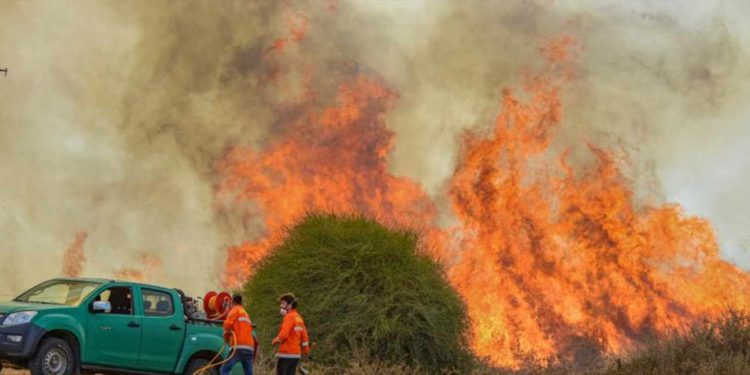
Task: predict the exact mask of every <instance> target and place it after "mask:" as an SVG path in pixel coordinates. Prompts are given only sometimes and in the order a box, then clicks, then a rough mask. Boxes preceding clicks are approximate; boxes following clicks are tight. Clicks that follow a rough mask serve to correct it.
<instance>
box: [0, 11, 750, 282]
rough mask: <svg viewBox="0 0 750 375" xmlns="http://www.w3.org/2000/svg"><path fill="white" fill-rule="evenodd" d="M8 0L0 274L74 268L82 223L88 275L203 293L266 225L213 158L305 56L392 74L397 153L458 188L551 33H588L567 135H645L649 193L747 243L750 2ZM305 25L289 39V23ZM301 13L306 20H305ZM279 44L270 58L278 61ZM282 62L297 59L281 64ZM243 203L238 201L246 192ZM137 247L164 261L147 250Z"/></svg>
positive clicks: (635, 162)
mask: <svg viewBox="0 0 750 375" xmlns="http://www.w3.org/2000/svg"><path fill="white" fill-rule="evenodd" d="M285 4H286V2H276V1H267V2H264V1H257V2H253V1H247V2H232V3H229V2H227V3H221V5H217V4H216V3H213V2H206V1H196V2H188V1H180V2H170V3H167V2H157V3H154V2H147V1H134V2H124V3H123V2H116V1H112V2H101V1H85V2H76V3H74V4H71V3H60V2H43V1H10V2H4V3H3V4H2V5H0V7H2V9H0V66H7V67H8V68H9V74H8V76H7V77H2V76H0V160H2V167H1V168H0V187H1V188H0V235H2V238H3V241H2V242H1V245H0V246H2V247H0V251H1V252H2V253H1V254H2V261H0V293H6V291H7V293H14V292H18V291H20V290H21V289H23V288H25V287H28V286H30V285H31V284H33V283H35V282H37V281H39V280H41V279H45V278H49V277H52V276H57V275H59V274H60V273H61V270H62V265H61V264H62V258H61V257H62V254H63V251H64V250H65V248H66V246H68V245H69V244H70V243H71V242H72V241H73V239H74V237H75V234H76V233H78V232H79V231H86V232H87V233H88V238H87V239H86V242H85V244H84V250H85V253H86V258H87V262H86V263H85V266H84V269H83V270H84V274H86V275H91V276H114V275H117V274H118V272H121V271H122V270H124V269H126V268H134V269H136V270H141V271H144V272H147V274H146V275H144V276H145V277H146V278H147V279H148V280H150V281H155V282H162V283H168V284H172V285H180V286H182V287H185V288H187V289H188V290H191V291H196V292H197V291H200V290H204V289H207V288H210V287H214V286H216V285H217V284H218V282H219V280H220V276H219V273H220V272H221V268H222V264H223V259H224V249H225V247H226V246H227V245H231V244H236V243H238V242H240V241H241V240H243V239H246V238H248V237H249V236H252V235H253V234H255V233H257V232H258V231H259V230H261V229H262V228H259V227H258V224H257V223H258V218H253V217H246V215H245V214H244V212H245V211H244V210H243V208H237V209H236V210H233V211H232V212H227V211H226V210H217V209H216V202H215V199H214V192H213V186H214V183H215V182H216V181H215V176H214V173H213V172H214V163H215V162H216V161H217V160H218V159H219V158H220V157H221V156H222V154H223V153H224V151H225V150H226V148H227V147H228V146H231V145H235V144H249V145H254V146H262V145H263V144H264V143H266V142H269V141H272V140H273V137H274V134H276V133H277V131H278V130H279V129H280V128H281V127H283V126H284V124H285V120H287V119H290V118H293V117H294V116H295V112H294V108H289V107H288V106H284V104H285V103H288V102H289V99H290V98H293V97H294V96H296V95H300V93H301V92H302V91H303V90H302V86H303V85H302V82H304V81H305V79H306V74H305V73H306V72H307V71H308V70H314V71H315V72H316V74H315V75H314V76H313V77H312V82H311V83H310V84H311V85H313V86H314V87H315V88H316V89H317V90H318V91H319V92H321V93H322V94H323V98H322V99H321V101H323V102H324V101H325V100H327V99H326V97H325V96H326V95H330V94H331V93H332V92H333V88H334V87H336V85H338V84H339V83H340V82H341V80H342V78H343V77H347V76H351V75H352V74H356V73H362V72H364V73H366V74H371V75H377V76H381V77H382V78H383V79H384V80H385V81H386V82H387V83H388V84H389V85H390V86H391V87H392V88H394V89H395V90H396V91H398V92H399V95H400V99H399V100H398V102H397V104H396V108H395V109H394V110H393V112H392V113H391V114H390V115H389V119H388V121H389V124H390V125H391V126H392V128H393V129H394V130H396V132H397V144H396V148H395V151H394V153H393V155H392V161H393V162H392V169H393V171H394V173H396V174H399V175H406V176H411V177H413V178H415V179H417V180H419V181H421V182H422V183H423V184H424V186H425V188H426V190H427V191H428V192H429V193H430V194H432V195H434V196H435V197H436V198H437V201H438V204H441V205H442V204H444V199H443V198H442V197H443V195H442V193H443V188H444V183H445V181H446V179H447V178H448V177H449V176H450V174H451V173H452V171H453V168H454V162H455V160H456V153H457V145H458V143H457V141H456V139H457V136H458V135H459V134H460V133H461V132H462V131H463V130H464V129H467V128H471V127H476V126H489V125H490V122H491V119H492V117H493V116H494V115H495V113H496V112H497V111H498V110H499V108H498V100H499V94H500V90H501V88H502V87H503V86H508V85H513V84H516V83H518V82H520V81H521V79H522V74H523V72H524V69H526V68H527V67H529V66H534V65H535V64H538V53H537V52H538V51H537V49H538V47H539V46H540V42H541V41H542V40H544V39H545V38H550V37H554V36H556V35H559V34H561V33H567V34H570V35H571V36H573V37H575V38H576V39H578V40H579V42H580V46H581V48H580V52H579V56H578V58H577V60H576V61H578V66H577V67H576V68H577V71H578V78H577V79H576V80H575V81H574V82H573V83H572V84H571V86H570V87H569V88H568V89H567V90H566V92H564V93H563V95H564V96H563V97H564V100H565V106H566V107H565V111H566V114H565V115H566V117H565V130H564V134H562V137H561V138H560V145H558V146H559V147H561V148H562V147H572V148H573V149H574V150H575V151H576V155H577V154H581V155H582V156H580V158H581V159H585V151H583V150H584V148H585V147H584V146H585V142H586V141H596V142H597V143H599V144H603V145H605V146H607V147H613V148H616V149H618V150H622V152H623V153H627V154H629V155H630V160H631V161H632V162H631V165H629V171H630V174H631V176H632V178H633V179H634V181H635V182H636V183H637V187H638V194H639V196H640V197H641V198H642V199H643V200H644V201H645V202H661V201H663V200H670V201H672V200H676V201H679V202H680V203H683V204H684V205H685V207H686V208H687V212H688V213H691V214H701V215H705V216H707V217H708V218H710V219H711V220H712V222H713V223H714V224H715V225H716V227H717V230H718V233H719V235H720V240H721V242H722V244H723V249H724V250H725V251H726V253H727V255H728V256H729V257H730V258H731V259H732V260H734V261H736V262H738V263H740V264H741V265H744V266H750V263H749V262H748V260H747V257H745V256H743V254H742V253H741V252H740V251H739V249H740V248H741V246H740V245H741V243H742V241H743V239H746V238H747V236H748V234H746V233H745V232H744V230H745V228H746V227H748V224H750V214H748V212H750V199H748V198H747V195H746V194H743V192H744V191H745V190H746V189H745V187H744V186H745V183H746V182H748V181H750V161H748V158H747V157H746V156H745V155H746V152H745V151H744V148H746V146H747V145H748V144H750V127H748V126H747V125H746V121H747V118H748V116H750V113H748V112H746V111H745V112H743V108H742V104H743V103H745V102H747V100H748V99H750V92H749V91H748V90H747V89H746V88H745V87H743V86H744V85H743V82H745V81H746V80H747V78H750V64H748V63H747V61H750V60H748V51H749V50H750V37H749V35H750V29H749V28H748V26H746V25H745V22H744V20H746V19H748V17H749V16H750V7H748V6H746V5H743V3H741V2H727V3H718V4H707V3H705V2H700V1H694V2H667V3H664V4H662V5H657V4H655V3H653V2H646V1H644V2H627V3H623V2H620V1H608V2H601V1H591V2H589V3H588V4H586V3H581V2H554V3H550V2H547V1H540V2H528V1H504V2H500V1H489V0H488V1H468V2H449V1H393V2H359V1H352V2H339V3H338V4H337V5H336V6H330V5H329V4H328V3H326V2H312V1H311V2H304V1H302V2H290V4H291V5H289V6H288V7H287V6H286V5H285ZM302 24H304V25H305V27H304V28H306V37H305V38H304V39H303V40H302V41H300V42H299V43H298V45H296V46H293V47H288V50H287V51H285V57H284V58H283V59H278V60H273V59H272V58H268V56H269V55H272V54H273V52H272V51H271V52H269V47H270V46H272V45H273V44H274V42H275V41H276V40H277V39H278V38H284V37H287V39H289V34H290V31H289V30H290V28H294V27H298V28H299V27H300V25H302ZM290 25H291V26H290ZM269 61H271V62H269ZM276 70H281V71H284V72H286V73H287V74H286V76H285V78H284V79H283V80H281V81H279V82H276V81H274V80H273V77H274V74H275V71H276ZM234 211H236V212H234ZM142 254H150V255H151V256H152V257H155V258H158V259H160V260H161V266H159V267H156V268H154V267H151V268H149V267H147V266H146V265H143V264H142V263H143V259H142Z"/></svg>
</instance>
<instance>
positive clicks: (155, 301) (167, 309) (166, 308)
mask: <svg viewBox="0 0 750 375" xmlns="http://www.w3.org/2000/svg"><path fill="white" fill-rule="evenodd" d="M142 294H143V314H144V315H146V316H172V315H173V314H174V303H173V302H172V295H171V294H169V293H165V292H159V291H156V290H150V289H143V290H142Z"/></svg>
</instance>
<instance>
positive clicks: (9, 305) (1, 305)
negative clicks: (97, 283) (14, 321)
mask: <svg viewBox="0 0 750 375" xmlns="http://www.w3.org/2000/svg"><path fill="white" fill-rule="evenodd" d="M61 308H70V306H65V305H46V304H43V303H33V302H16V301H7V302H0V315H3V316H5V315H8V314H12V313H14V312H18V311H41V310H51V309H61Z"/></svg>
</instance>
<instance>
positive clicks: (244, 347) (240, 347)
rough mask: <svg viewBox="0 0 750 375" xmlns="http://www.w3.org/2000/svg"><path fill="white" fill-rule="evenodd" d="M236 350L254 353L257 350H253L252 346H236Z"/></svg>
mask: <svg viewBox="0 0 750 375" xmlns="http://www.w3.org/2000/svg"><path fill="white" fill-rule="evenodd" d="M234 348H235V349H246V350H249V351H254V350H255V348H253V347H252V346H247V345H236V346H235V347H234Z"/></svg>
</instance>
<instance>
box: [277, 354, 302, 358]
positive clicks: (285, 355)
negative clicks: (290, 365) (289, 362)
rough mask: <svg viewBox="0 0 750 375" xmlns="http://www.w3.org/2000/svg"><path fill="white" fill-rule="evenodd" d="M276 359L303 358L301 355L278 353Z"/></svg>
mask: <svg viewBox="0 0 750 375" xmlns="http://www.w3.org/2000/svg"><path fill="white" fill-rule="evenodd" d="M276 358H302V356H301V355H299V354H282V353H276Z"/></svg>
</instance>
